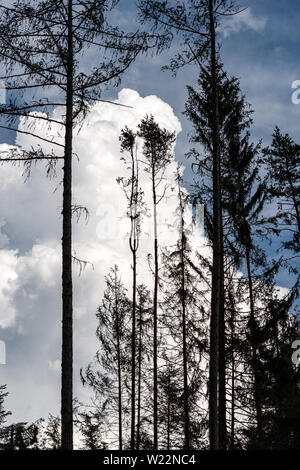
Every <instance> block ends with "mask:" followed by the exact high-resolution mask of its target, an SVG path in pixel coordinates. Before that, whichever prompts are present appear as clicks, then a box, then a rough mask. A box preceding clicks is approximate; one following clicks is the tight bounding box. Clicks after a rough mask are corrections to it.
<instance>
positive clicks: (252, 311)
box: [246, 242, 262, 439]
mask: <svg viewBox="0 0 300 470" xmlns="http://www.w3.org/2000/svg"><path fill="white" fill-rule="evenodd" d="M246 264H247V274H248V286H249V298H250V334H251V338H252V339H254V341H255V338H253V336H254V335H255V331H253V326H254V322H255V307H254V295H253V282H252V272H251V261H250V247H249V243H248V242H247V245H246ZM251 347H252V361H253V376H254V387H253V388H254V390H253V394H254V402H255V414H256V423H257V431H258V439H259V436H260V435H261V433H262V405H261V390H260V380H259V375H258V372H257V367H258V364H257V348H256V346H255V344H254V343H253V342H252V345H251Z"/></svg>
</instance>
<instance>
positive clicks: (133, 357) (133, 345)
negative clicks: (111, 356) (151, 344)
mask: <svg viewBox="0 0 300 470" xmlns="http://www.w3.org/2000/svg"><path fill="white" fill-rule="evenodd" d="M134 245H135V241H134ZM132 261H133V283H132V284H133V287H132V342H131V441H130V448H131V450H134V448H135V361H136V249H134V250H133V252H132Z"/></svg>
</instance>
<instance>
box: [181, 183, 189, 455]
mask: <svg viewBox="0 0 300 470" xmlns="http://www.w3.org/2000/svg"><path fill="white" fill-rule="evenodd" d="M179 199H180V210H181V247H180V258H181V259H180V261H181V290H182V292H181V308H182V353H183V403H184V448H185V449H186V450H189V448H190V417H189V390H188V355H187V334H186V329H187V328H186V327H187V315H186V292H185V258H184V248H185V235H184V218H183V202H182V197H181V191H180V186H179Z"/></svg>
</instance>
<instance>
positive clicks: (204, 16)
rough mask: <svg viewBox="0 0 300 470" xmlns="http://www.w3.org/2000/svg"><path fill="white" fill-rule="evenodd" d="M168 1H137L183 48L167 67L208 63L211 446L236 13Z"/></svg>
mask: <svg viewBox="0 0 300 470" xmlns="http://www.w3.org/2000/svg"><path fill="white" fill-rule="evenodd" d="M170 3H171V2H167V1H156V0H147V1H140V3H139V8H140V16H141V20H142V21H149V22H150V23H152V25H153V26H154V28H156V29H158V30H163V31H167V32H169V33H170V34H172V33H174V32H175V33H177V34H179V35H180V38H181V40H182V50H181V51H180V52H179V53H178V54H177V55H176V56H175V57H174V58H173V59H172V60H171V63H170V66H169V68H171V70H173V71H174V72H176V70H178V68H180V67H182V66H184V65H186V64H189V63H192V62H196V63H197V64H198V65H199V67H200V70H202V69H203V65H204V64H207V65H209V67H208V69H207V73H208V76H209V83H210V87H211V98H212V101H211V106H212V107H211V123H210V124H211V135H210V142H209V145H210V148H211V152H212V158H213V171H212V181H213V195H212V197H213V224H212V227H213V233H212V245H213V247H212V248H213V266H212V291H211V328H210V379H209V382H210V383H209V410H210V444H211V449H219V448H225V447H226V392H225V363H224V360H225V333H224V329H225V327H224V279H223V278H224V266H223V255H224V253H223V233H222V227H223V222H222V201H221V163H220V124H219V117H220V116H219V100H218V95H219V92H220V89H219V88H218V66H217V62H218V46H217V43H216V37H217V27H218V24H219V22H220V18H222V17H223V16H224V15H226V16H228V15H231V14H237V13H238V10H237V8H236V7H235V2H234V1H232V0H228V1H227V0H224V1H221V2H216V1H214V0H200V1H199V0H189V1H188V2H182V1H178V2H176V3H175V6H173V5H172V4H171V6H170Z"/></svg>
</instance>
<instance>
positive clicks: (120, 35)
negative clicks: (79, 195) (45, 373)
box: [0, 0, 162, 449]
mask: <svg viewBox="0 0 300 470" xmlns="http://www.w3.org/2000/svg"><path fill="white" fill-rule="evenodd" d="M117 3H118V2H117V1H115V0H103V1H102V0H101V1H99V0H88V1H86V2H81V1H79V2H74V1H73V0H65V1H58V0H45V1H42V0H39V1H32V2H30V3H29V4H28V2H27V1H24V0H17V1H15V2H14V3H13V4H12V5H10V6H4V5H1V6H0V8H1V10H2V16H1V21H0V58H1V61H2V62H3V64H4V65H5V67H6V70H7V76H6V77H2V78H3V79H5V80H6V82H7V83H6V88H7V90H8V91H11V92H14V93H19V95H20V96H18V97H17V98H15V99H13V100H10V101H9V103H8V104H7V105H4V106H1V114H2V115H6V116H7V118H8V124H7V126H6V128H7V129H10V130H14V131H18V132H24V133H25V134H30V135H31V136H32V137H33V138H34V139H38V141H39V142H40V145H37V147H36V148H32V149H30V151H22V150H20V149H16V148H13V149H12V150H11V151H9V152H8V153H6V154H5V155H4V156H3V158H2V159H1V161H2V162H4V161H9V162H16V161H22V162H24V163H25V165H27V167H26V168H27V170H29V171H30V165H31V163H32V162H36V161H43V160H46V161H47V162H48V171H51V170H52V169H53V165H54V164H55V163H56V162H57V160H58V159H61V160H62V162H63V204H62V205H63V208H62V216H63V222H62V386H61V416H62V447H63V449H72V448H73V408H72V399H73V381H72V377H73V297H72V259H73V255H72V213H74V212H75V213H77V214H78V211H79V212H80V210H81V209H80V206H79V207H77V206H74V205H72V162H73V157H74V153H73V131H74V127H75V126H80V123H81V120H82V119H83V118H84V117H85V115H86V113H87V112H88V109H89V107H90V103H91V102H94V101H95V100H97V99H99V98H100V92H101V89H103V87H104V86H106V85H108V84H110V83H119V80H120V76H121V75H122V73H123V72H125V71H126V70H127V69H128V67H129V66H130V65H131V64H132V62H133V61H134V60H135V58H136V57H137V55H138V53H140V52H142V51H145V50H147V48H148V47H152V46H153V47H157V48H158V49H159V48H160V47H161V44H162V42H161V38H159V36H155V35H146V34H144V33H138V32H137V33H131V34H127V33H125V32H123V31H121V30H120V28H118V27H113V26H111V25H110V24H109V13H110V11H111V10H112V9H113V8H114V7H115V6H116V4H117ZM150 38H151V39H150ZM148 39H150V41H151V40H153V42H152V46H151V44H150V43H149V41H148ZM88 49H92V50H93V52H94V54H95V56H94V59H93V64H94V63H97V65H96V66H93V67H91V70H90V71H89V72H86V70H85V69H84V68H83V66H82V55H83V53H84V52H86V51H87V50H88ZM96 57H97V59H96ZM36 91H38V92H39V96H38V98H36V97H35V93H36ZM50 96H56V98H55V99H54V100H52V99H51V98H50ZM61 96H62V98H61ZM55 105H61V106H63V107H64V108H65V111H64V116H62V119H61V120H55V119H53V118H52V117H51V113H50V111H51V109H52V108H53V106H55ZM37 110H38V111H44V112H45V114H42V115H41V114H40V113H37V112H36V111H37ZM32 111H34V112H32ZM19 116H23V117H24V118H25V119H27V120H28V124H29V130H28V131H21V130H18V129H16V128H15V127H13V123H14V122H16V120H17V119H18V117H19ZM41 122H46V124H47V125H48V126H50V127H49V133H50V137H49V139H48V138H45V137H43V136H41V135H40V134H39V133H35V132H34V131H33V130H32V126H33V129H34V127H35V123H41ZM61 133H62V135H63V137H61V136H60V134H61ZM51 134H52V136H51ZM41 144H43V145H45V144H47V145H48V147H49V146H50V151H47V150H46V149H45V148H43V146H42V145H41ZM53 148H55V149H56V150H57V151H59V153H58V154H57V153H56V152H54V150H53ZM77 261H78V260H77Z"/></svg>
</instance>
